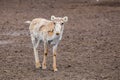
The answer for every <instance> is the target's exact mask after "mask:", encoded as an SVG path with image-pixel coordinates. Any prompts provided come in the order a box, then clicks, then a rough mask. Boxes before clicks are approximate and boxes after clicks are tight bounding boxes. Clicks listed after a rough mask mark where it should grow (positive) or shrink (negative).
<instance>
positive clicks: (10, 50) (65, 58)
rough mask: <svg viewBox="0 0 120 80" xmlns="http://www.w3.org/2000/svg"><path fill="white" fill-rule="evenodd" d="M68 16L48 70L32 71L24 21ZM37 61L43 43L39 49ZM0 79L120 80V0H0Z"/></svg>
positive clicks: (27, 33) (29, 45) (48, 61)
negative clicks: (54, 70) (53, 63)
mask: <svg viewBox="0 0 120 80" xmlns="http://www.w3.org/2000/svg"><path fill="white" fill-rule="evenodd" d="M51 15H55V16H68V17H69V21H68V23H66V24H65V30H64V35H63V39H62V41H61V42H60V44H59V48H58V54H57V66H58V69H59V71H58V72H55V73H54V72H53V69H52V48H51V47H49V54H48V58H47V63H48V64H47V69H46V70H42V69H36V68H35V65H34V56H33V55H34V54H33V49H32V44H31V39H30V35H29V30H28V27H29V25H26V24H24V21H26V20H32V19H33V18H36V17H43V18H46V19H50V16H51ZM39 56H40V61H41V62H42V57H43V46H42V44H41V46H40V47H39ZM0 80H120V1H119V0H118V1H117V0H100V2H96V1H95V0H0Z"/></svg>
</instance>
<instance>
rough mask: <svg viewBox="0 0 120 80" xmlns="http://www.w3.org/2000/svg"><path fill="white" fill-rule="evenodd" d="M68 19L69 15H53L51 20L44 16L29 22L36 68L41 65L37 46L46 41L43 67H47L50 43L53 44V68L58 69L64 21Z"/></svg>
mask: <svg viewBox="0 0 120 80" xmlns="http://www.w3.org/2000/svg"><path fill="white" fill-rule="evenodd" d="M67 21H68V17H63V18H61V17H55V16H51V20H46V19H43V18H36V19H33V20H32V21H26V23H29V24H30V26H29V30H30V35H31V40H32V44H33V49H34V56H35V65H36V68H39V67H41V64H40V61H39V57H38V50H37V47H38V45H39V43H40V42H44V58H43V62H42V69H46V57H47V54H48V47H47V45H48V44H51V45H52V46H53V70H54V71H57V66H56V53H57V46H58V43H59V41H60V40H61V39H62V34H63V30H64V23H65V22H67Z"/></svg>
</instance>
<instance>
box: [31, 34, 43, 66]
mask: <svg viewBox="0 0 120 80" xmlns="http://www.w3.org/2000/svg"><path fill="white" fill-rule="evenodd" d="M31 40H32V44H33V49H34V56H35V66H36V68H40V67H41V64H40V61H39V56H38V50H37V46H38V45H37V44H36V42H35V38H34V37H33V36H32V35H31ZM36 45H37V46H36Z"/></svg>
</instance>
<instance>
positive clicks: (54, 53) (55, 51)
mask: <svg viewBox="0 0 120 80" xmlns="http://www.w3.org/2000/svg"><path fill="white" fill-rule="evenodd" d="M56 53H57V45H55V46H53V70H54V72H55V71H58V70H57V65H56Z"/></svg>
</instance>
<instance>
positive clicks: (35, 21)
mask: <svg viewBox="0 0 120 80" xmlns="http://www.w3.org/2000/svg"><path fill="white" fill-rule="evenodd" d="M40 21H41V18H36V19H33V20H32V22H31V24H30V27H29V29H30V30H33V29H34V27H35V25H36V24H37V23H39V22H40Z"/></svg>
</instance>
